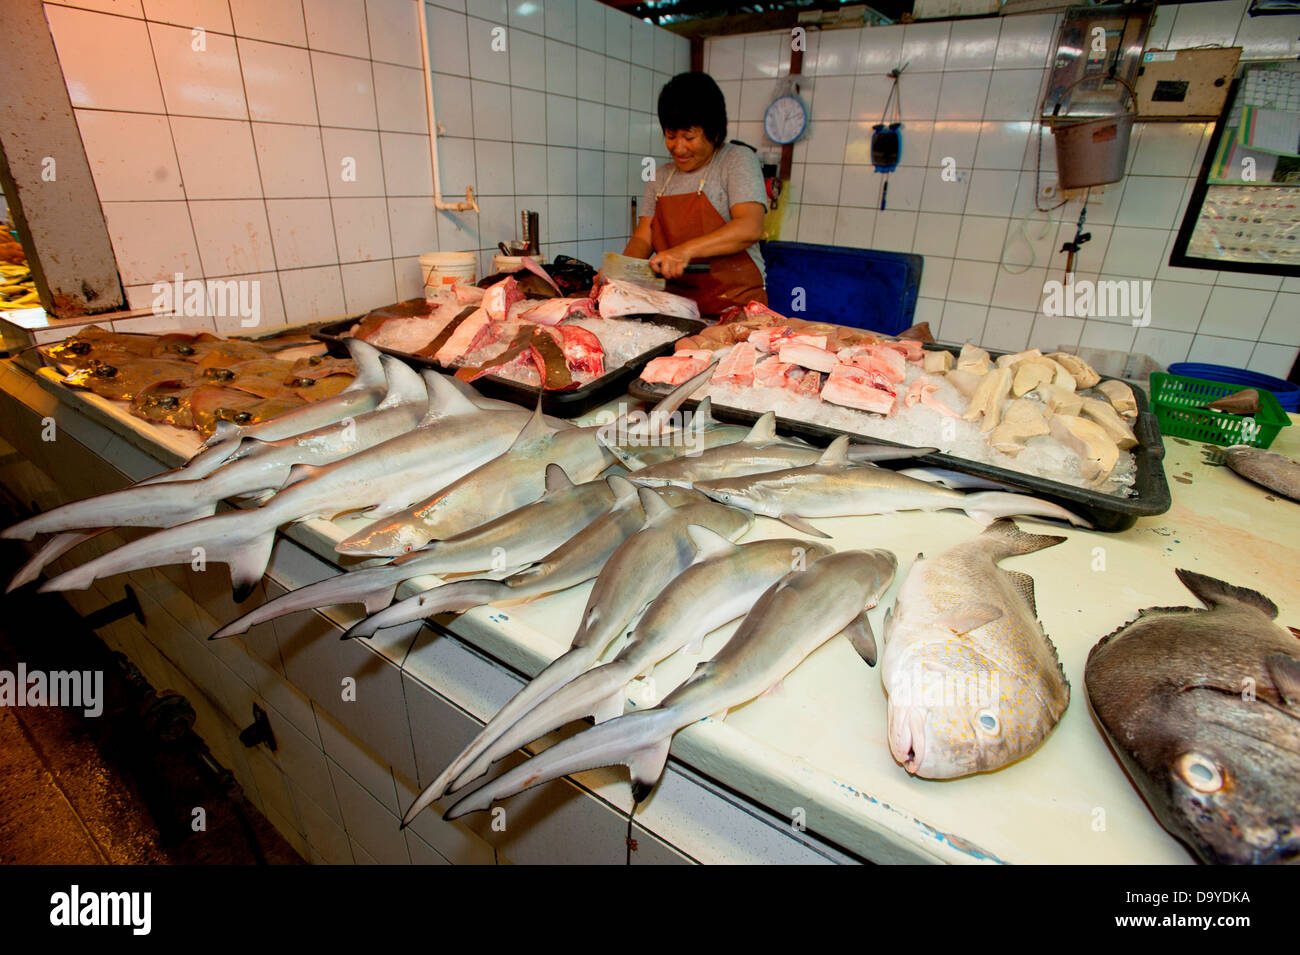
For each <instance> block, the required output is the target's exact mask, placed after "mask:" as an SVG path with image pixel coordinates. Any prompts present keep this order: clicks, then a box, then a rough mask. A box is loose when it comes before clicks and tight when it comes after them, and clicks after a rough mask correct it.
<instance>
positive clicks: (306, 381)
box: [289, 378, 316, 388]
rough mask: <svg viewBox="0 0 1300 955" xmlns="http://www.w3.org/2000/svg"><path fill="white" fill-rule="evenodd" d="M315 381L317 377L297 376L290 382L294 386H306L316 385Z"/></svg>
mask: <svg viewBox="0 0 1300 955" xmlns="http://www.w3.org/2000/svg"><path fill="white" fill-rule="evenodd" d="M315 383H316V379H315V378H295V379H294V380H293V381H291V382H289V385H290V387H293V388H306V387H307V386H308V385H314V384H315Z"/></svg>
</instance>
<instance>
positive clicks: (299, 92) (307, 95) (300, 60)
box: [238, 39, 317, 123]
mask: <svg viewBox="0 0 1300 955" xmlns="http://www.w3.org/2000/svg"><path fill="white" fill-rule="evenodd" d="M238 45H239V62H240V66H241V68H242V70H243V77H244V89H245V91H246V93H247V96H248V115H249V117H250V118H252V119H253V120H262V121H265V122H272V123H315V122H317V115H316V88H315V85H314V83H313V81H312V75H311V58H310V56H309V55H308V53H307V51H306V50H295V49H290V48H288V47H285V46H282V45H280V44H278V43H259V42H257V41H255V40H243V39H241V40H239V41H238Z"/></svg>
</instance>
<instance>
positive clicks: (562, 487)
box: [546, 461, 573, 494]
mask: <svg viewBox="0 0 1300 955" xmlns="http://www.w3.org/2000/svg"><path fill="white" fill-rule="evenodd" d="M571 487H573V482H572V481H571V480H569V475H568V474H567V473H566V472H565V470H564V468H562V467H560V466H559V465H558V464H556V463H555V462H554V461H552V462H551V463H550V464H548V465H546V493H547V494H555V493H556V492H558V491H566V490H568V489H569V488H571Z"/></svg>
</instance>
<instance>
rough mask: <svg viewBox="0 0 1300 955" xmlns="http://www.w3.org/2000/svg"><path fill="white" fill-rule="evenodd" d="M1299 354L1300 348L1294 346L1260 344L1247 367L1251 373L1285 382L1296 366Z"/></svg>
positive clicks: (1252, 353)
mask: <svg viewBox="0 0 1300 955" xmlns="http://www.w3.org/2000/svg"><path fill="white" fill-rule="evenodd" d="M1297 354H1300V348H1297V347H1296V346H1294V345H1270V344H1267V343H1265V342H1260V343H1259V344H1257V345H1256V346H1255V350H1254V351H1253V352H1251V355H1250V361H1249V362H1247V364H1246V367H1247V368H1248V369H1249V370H1250V371H1257V372H1260V373H1261V374H1264V375H1272V376H1273V377H1274V378H1281V379H1283V380H1285V379H1286V378H1287V377H1288V376H1289V375H1290V374H1291V369H1292V368H1293V367H1294V366H1295V361H1296V355H1297Z"/></svg>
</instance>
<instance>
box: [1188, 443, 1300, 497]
mask: <svg viewBox="0 0 1300 955" xmlns="http://www.w3.org/2000/svg"><path fill="white" fill-rule="evenodd" d="M1206 463H1207V464H1211V465H1216V466H1217V465H1222V464H1226V465H1227V466H1228V467H1230V468H1232V470H1234V471H1236V472H1237V473H1238V474H1240V475H1241V476H1242V477H1244V478H1245V479H1246V480H1248V481H1253V482H1254V483H1256V484H1258V485H1259V486H1260V487H1264V488H1268V489H1269V490H1270V491H1273V492H1275V493H1277V494H1281V495H1282V496H1283V497H1285V498H1289V499H1290V500H1292V501H1296V502H1300V464H1298V463H1296V462H1295V461H1292V460H1291V459H1290V458H1288V457H1285V456H1284V455H1281V454H1278V453H1277V452H1276V451H1265V450H1263V449H1262V448H1255V447H1251V446H1250V445H1248V444H1234V445H1232V446H1230V447H1227V448H1213V449H1208V448H1207V449H1206Z"/></svg>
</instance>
